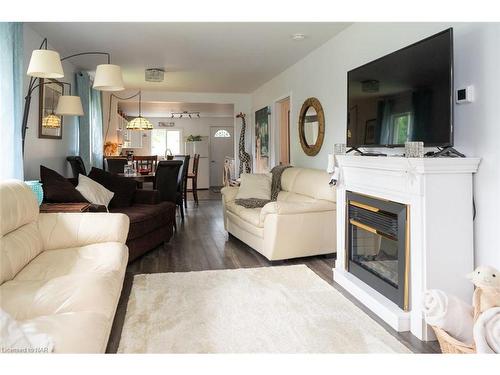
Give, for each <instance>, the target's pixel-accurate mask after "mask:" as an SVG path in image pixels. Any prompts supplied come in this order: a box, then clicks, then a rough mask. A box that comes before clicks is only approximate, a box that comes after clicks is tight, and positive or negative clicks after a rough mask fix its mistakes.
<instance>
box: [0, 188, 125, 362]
mask: <svg viewBox="0 0 500 375" xmlns="http://www.w3.org/2000/svg"><path fill="white" fill-rule="evenodd" d="M128 227H129V219H128V217H127V216H126V215H124V214H107V213H82V214H79V213H45V214H43V213H42V214H39V208H38V204H37V201H36V198H35V195H34V194H33V193H32V191H31V190H30V189H29V188H28V187H27V186H26V185H25V184H24V183H23V182H21V181H16V180H10V181H6V182H2V183H0V284H1V285H0V307H1V308H2V309H3V310H4V311H6V312H7V313H8V314H9V315H10V316H11V317H12V318H14V319H15V320H17V321H18V322H19V323H20V325H21V327H22V328H23V329H25V330H28V331H31V330H35V331H37V332H40V333H46V334H47V335H48V336H50V337H51V338H52V340H53V343H54V352H58V353H103V352H105V350H106V345H107V342H108V337H109V333H110V330H111V326H112V323H113V318H114V315H115V310H116V306H117V305H118V299H119V298H120V294H121V290H122V285H123V279H124V275H125V269H126V266H127V260H128V249H127V247H126V246H125V240H126V238H127V234H128Z"/></svg>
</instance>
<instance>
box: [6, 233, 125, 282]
mask: <svg viewBox="0 0 500 375" xmlns="http://www.w3.org/2000/svg"><path fill="white" fill-rule="evenodd" d="M127 257H128V250H127V247H126V246H125V245H124V244H122V243H119V242H105V243H99V244H92V245H86V246H81V247H73V248H68V249H57V250H46V251H44V252H42V253H41V254H40V255H39V256H37V257H36V258H35V259H33V261H32V262H31V263H30V264H28V265H27V266H26V267H25V268H24V269H23V270H22V271H21V272H19V273H18V274H17V276H16V277H15V280H17V281H44V280H50V279H53V278H57V277H62V276H66V275H72V274H82V273H89V272H90V273H110V272H115V271H118V270H120V269H121V268H122V266H123V265H124V264H126V262H127Z"/></svg>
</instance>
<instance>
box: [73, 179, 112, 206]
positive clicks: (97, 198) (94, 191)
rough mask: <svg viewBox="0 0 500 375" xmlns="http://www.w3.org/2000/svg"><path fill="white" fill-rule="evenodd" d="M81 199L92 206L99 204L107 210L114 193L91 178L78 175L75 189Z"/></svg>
mask: <svg viewBox="0 0 500 375" xmlns="http://www.w3.org/2000/svg"><path fill="white" fill-rule="evenodd" d="M76 190H78V191H79V192H80V193H81V194H82V195H83V197H84V198H85V199H86V200H88V201H89V202H90V203H93V204H100V205H103V206H106V208H108V204H109V202H110V201H111V199H113V196H114V195H115V193H113V192H112V191H109V190H108V189H106V188H105V187H104V186H102V185H101V184H99V183H98V182H95V181H94V180H92V179H91V178H89V177H87V176H84V175H83V174H80V175H78V186H77V187H76Z"/></svg>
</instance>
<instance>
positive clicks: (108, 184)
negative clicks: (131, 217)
mask: <svg viewBox="0 0 500 375" xmlns="http://www.w3.org/2000/svg"><path fill="white" fill-rule="evenodd" d="M88 177H90V178H91V179H92V180H94V181H96V182H98V183H100V184H101V185H102V186H104V187H105V188H106V189H108V190H111V191H112V192H113V193H115V195H114V197H113V199H111V202H110V203H109V208H122V207H130V206H131V205H132V201H133V200H134V195H135V191H136V190H137V182H135V181H134V180H131V179H129V178H126V177H120V176H116V175H114V174H111V173H109V172H106V171H104V170H102V169H98V168H92V170H91V171H90V173H89V175H88Z"/></svg>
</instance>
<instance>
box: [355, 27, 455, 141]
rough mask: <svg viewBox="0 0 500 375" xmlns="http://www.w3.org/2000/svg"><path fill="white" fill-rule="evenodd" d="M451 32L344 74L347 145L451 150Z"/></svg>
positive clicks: (442, 33) (448, 31) (438, 35)
mask: <svg viewBox="0 0 500 375" xmlns="http://www.w3.org/2000/svg"><path fill="white" fill-rule="evenodd" d="M452 74H453V30H452V29H448V30H445V31H443V32H441V33H439V34H436V35H434V36H431V37H429V38H427V39H424V40H422V41H420V42H418V43H415V44H413V45H411V46H408V47H406V48H403V49H401V50H398V51H396V52H393V53H391V54H389V55H387V56H384V57H382V58H379V59H377V60H375V61H372V62H370V63H368V64H366V65H363V66H361V67H359V68H356V69H354V70H351V71H350V72H348V74H347V81H348V87H347V91H348V114H347V146H349V147H377V146H378V147H401V146H404V144H405V142H407V141H422V142H424V145H425V146H442V147H446V146H453V76H452Z"/></svg>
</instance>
